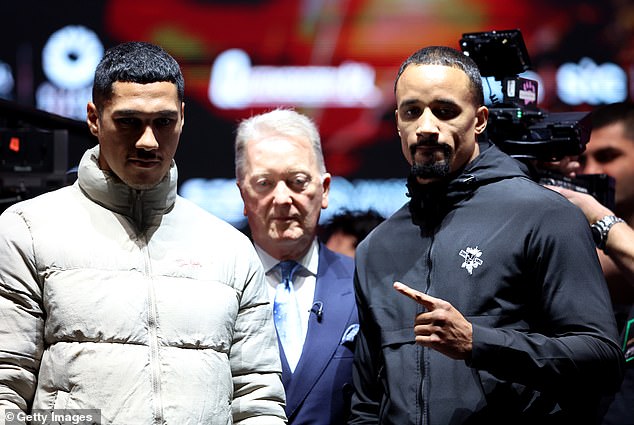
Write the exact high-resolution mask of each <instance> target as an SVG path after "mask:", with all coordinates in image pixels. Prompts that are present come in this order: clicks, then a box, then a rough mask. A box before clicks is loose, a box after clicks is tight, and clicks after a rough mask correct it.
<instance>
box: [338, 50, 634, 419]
mask: <svg viewBox="0 0 634 425" xmlns="http://www.w3.org/2000/svg"><path fill="white" fill-rule="evenodd" d="M395 93H396V101H397V110H396V121H397V128H398V132H399V135H400V137H401V141H402V149H403V154H404V156H405V158H406V159H407V160H408V162H409V163H410V164H411V165H412V170H411V173H410V177H409V179H408V190H409V194H410V196H411V201H410V202H409V203H408V204H407V205H405V206H404V207H402V208H401V209H400V210H399V211H397V212H396V213H395V214H394V215H393V216H392V217H390V218H389V219H388V220H386V221H385V222H384V223H383V224H381V225H379V226H378V227H377V228H376V229H375V230H374V231H373V232H372V233H371V234H370V236H368V237H367V238H366V239H365V240H364V241H363V242H362V243H361V244H360V245H359V247H358V249H357V254H356V273H355V289H356V296H357V304H358V307H359V315H360V324H361V330H360V333H359V335H358V341H357V351H356V353H355V364H354V371H353V379H354V384H355V394H354V396H353V403H352V417H351V420H350V422H349V423H350V424H366V423H367V424H398V425H406V424H425V425H427V424H431V425H434V424H441V425H451V424H511V423H512V424H540V425H541V424H551V423H552V424H566V423H571V422H572V423H577V424H586V423H593V420H594V417H595V414H596V407H597V402H598V400H599V398H600V396H601V394H603V393H606V392H610V391H614V390H615V389H616V388H618V385H619V383H620V380H621V379H622V374H623V357H622V354H621V352H620V349H619V345H618V344H617V343H616V340H617V332H616V327H615V323H614V319H613V315H612V313H611V306H610V300H609V297H608V293H607V290H606V286H605V282H604V278H603V274H602V272H601V268H600V265H599V263H598V260H597V255H596V252H595V248H594V242H593V240H592V236H591V233H590V231H589V229H588V226H587V224H586V222H585V218H584V216H583V214H582V213H581V211H580V210H578V209H577V208H576V207H574V206H572V205H571V204H570V203H569V202H568V201H567V200H566V199H565V198H563V197H562V196H560V195H559V194H557V193H555V192H552V191H550V190H548V189H545V188H543V187H541V186H539V185H537V184H536V183H534V182H533V181H531V180H530V179H529V178H528V177H527V175H526V174H525V173H524V172H523V171H522V167H521V164H520V163H519V162H517V161H516V160H514V159H512V158H510V157H508V156H507V155H505V154H504V153H502V152H501V151H499V150H498V149H497V148H496V147H495V146H492V145H489V144H488V143H487V142H482V143H478V142H477V140H476V139H477V137H479V136H480V135H482V134H483V133H484V131H485V129H486V125H487V118H488V110H487V108H486V107H485V106H484V99H483V94H482V83H481V79H480V74H479V71H478V69H477V66H476V65H475V63H474V62H473V61H472V60H471V59H470V58H468V57H467V56H464V55H463V54H462V53H461V52H459V51H457V50H454V49H450V48H447V47H429V48H425V49H421V50H419V51H418V52H416V53H414V54H413V55H412V56H411V57H410V58H408V59H407V60H406V61H405V62H404V63H403V65H402V66H401V69H400V71H399V74H398V77H397V81H396V85H395ZM480 137H481V136H480ZM400 282H405V283H406V284H407V285H409V286H407V285H405V284H403V283H400ZM410 286H411V287H410ZM412 322H414V323H412ZM412 328H413V329H412Z"/></svg>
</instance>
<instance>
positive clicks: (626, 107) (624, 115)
mask: <svg viewBox="0 0 634 425" xmlns="http://www.w3.org/2000/svg"><path fill="white" fill-rule="evenodd" d="M590 118H591V120H592V129H593V130H596V129H599V128H602V127H606V126H608V125H612V124H616V123H619V122H622V123H623V127H624V129H623V131H624V135H625V137H627V138H628V139H630V140H633V141H634V103H632V102H619V103H610V104H608V105H603V106H600V107H598V108H596V109H595V110H593V111H592V112H591V113H590Z"/></svg>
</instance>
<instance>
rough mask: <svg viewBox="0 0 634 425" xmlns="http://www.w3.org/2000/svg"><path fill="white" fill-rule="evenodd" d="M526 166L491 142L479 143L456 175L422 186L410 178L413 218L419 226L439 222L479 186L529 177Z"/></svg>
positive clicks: (410, 204) (408, 182)
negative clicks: (476, 154) (473, 154)
mask: <svg viewBox="0 0 634 425" xmlns="http://www.w3.org/2000/svg"><path fill="white" fill-rule="evenodd" d="M524 168H525V166H524V165H523V164H522V163H520V162H519V161H517V160H516V159H513V158H511V157H510V156H508V155H507V154H505V153H504V152H502V151H501V150H500V149H499V148H498V147H497V146H495V145H493V144H490V143H486V142H485V143H480V154H479V155H478V156H477V157H476V158H475V159H474V160H473V161H471V162H470V163H469V164H467V165H466V167H465V168H464V169H463V170H462V171H461V172H459V173H458V174H457V175H456V176H454V177H453V178H450V179H449V180H446V181H440V182H437V183H430V184H425V185H421V184H419V183H418V182H417V181H416V178H415V177H413V176H410V177H409V178H408V180H407V188H408V191H409V193H408V195H409V196H410V197H411V198H412V199H411V201H410V203H409V208H410V212H411V213H412V220H413V221H414V223H415V224H418V225H425V226H427V225H431V226H432V227H433V225H434V224H437V223H438V222H439V221H440V220H441V219H442V218H443V217H444V216H445V215H446V214H447V212H448V211H449V210H450V209H451V208H452V207H454V206H455V205H457V204H458V203H459V202H460V201H462V200H464V199H466V198H468V197H470V196H471V194H472V193H473V192H474V191H475V190H476V189H477V188H478V187H480V186H483V185H486V184H489V183H492V182H495V181H499V180H502V179H508V178H513V177H526V178H528V174H527V173H526V172H525V171H524Z"/></svg>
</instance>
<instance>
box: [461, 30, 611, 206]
mask: <svg viewBox="0 0 634 425" xmlns="http://www.w3.org/2000/svg"><path fill="white" fill-rule="evenodd" d="M460 48H461V49H462V51H463V53H464V54H465V55H467V56H469V57H471V58H472V59H473V60H474V62H475V63H476V64H477V65H478V68H479V69H480V73H481V75H482V77H494V79H495V80H497V81H500V83H501V87H502V100H501V101H500V100H499V99H497V98H496V96H494V95H491V105H490V106H489V122H488V125H487V136H488V137H489V139H490V140H491V142H493V143H494V144H495V145H497V146H498V147H499V148H500V149H501V150H502V151H503V152H505V153H507V154H508V155H510V156H512V157H514V158H516V159H518V160H520V161H522V162H524V163H526V164H528V165H529V168H531V169H532V170H533V174H534V175H533V178H534V180H536V181H538V182H540V183H542V184H551V185H556V186H562V187H566V188H569V189H573V190H576V191H578V192H582V193H589V194H591V195H593V196H594V197H595V198H596V199H597V200H599V201H600V202H601V203H602V204H604V205H606V206H607V207H608V208H610V209H612V208H613V207H614V179H612V178H611V177H609V176H607V175H605V174H594V175H584V176H578V177H577V178H574V179H573V178H569V177H565V176H563V175H557V174H555V173H553V172H552V171H546V170H540V169H539V167H536V166H535V164H539V163H540V162H553V161H559V160H561V159H562V158H564V157H566V156H577V155H579V154H581V153H582V152H583V151H584V150H585V147H586V144H587V143H588V141H589V140H590V132H591V130H592V124H591V122H590V117H589V114H588V113H587V112H559V113H549V112H547V111H544V110H542V109H540V108H538V106H537V98H538V97H537V95H538V88H539V87H538V83H537V81H534V80H531V79H527V78H522V77H520V76H519V74H521V73H522V72H524V71H526V70H528V69H530V67H531V61H530V57H529V55H528V51H527V50H526V45H525V44H524V39H523V38H522V33H521V32H520V31H519V30H517V29H513V30H504V31H488V32H476V33H465V34H463V35H462V38H461V39H460Z"/></svg>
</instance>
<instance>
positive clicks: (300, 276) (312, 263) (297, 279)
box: [255, 239, 319, 340]
mask: <svg viewBox="0 0 634 425" xmlns="http://www.w3.org/2000/svg"><path fill="white" fill-rule="evenodd" d="M255 250H256V252H257V253H258V255H259V256H260V260H261V261H262V265H263V266H264V271H265V273H266V282H267V284H268V285H267V287H268V290H269V299H270V300H271V304H272V303H273V301H274V300H275V289H276V288H277V285H279V283H280V281H281V280H282V275H281V273H280V270H279V267H276V266H277V264H278V263H279V262H280V260H277V259H275V258H273V257H271V256H270V255H269V254H267V253H266V252H265V251H264V250H263V249H262V248H260V247H259V246H258V245H257V244H256V245H255ZM295 261H297V263H299V264H300V265H301V266H302V267H300V268H299V269H298V270H297V271H296V272H295V275H294V277H293V290H294V291H295V296H296V297H297V303H298V305H299V314H300V316H301V320H302V339H303V340H306V332H307V331H308V318H309V317H310V309H311V307H312V306H313V300H314V298H315V284H316V283H317V268H318V267H319V243H318V242H317V240H316V239H315V240H313V243H312V244H311V246H310V248H309V249H308V252H307V253H306V255H304V256H303V257H302V258H298V259H295Z"/></svg>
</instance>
